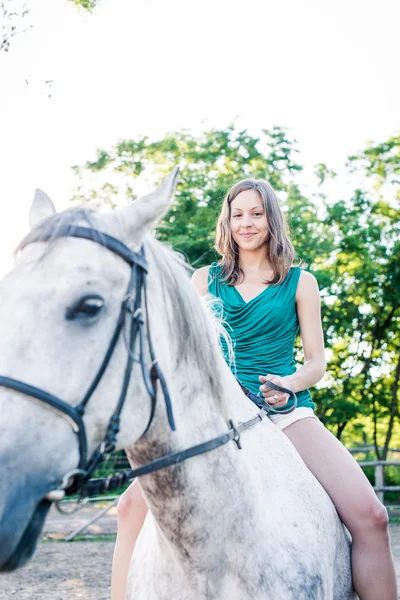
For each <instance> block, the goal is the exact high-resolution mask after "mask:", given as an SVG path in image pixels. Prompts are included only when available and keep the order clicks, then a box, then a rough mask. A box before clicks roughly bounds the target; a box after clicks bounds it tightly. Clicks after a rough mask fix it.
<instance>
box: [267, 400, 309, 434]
mask: <svg viewBox="0 0 400 600" xmlns="http://www.w3.org/2000/svg"><path fill="white" fill-rule="evenodd" d="M268 416H269V418H270V419H271V421H272V422H273V423H275V425H276V426H277V427H279V429H285V428H286V427H289V425H292V423H295V422H296V421H300V420H301V419H307V418H311V419H316V420H317V421H319V419H318V417H317V416H316V415H315V413H314V411H313V409H312V408H310V407H309V406H299V408H295V409H294V410H293V411H292V412H291V413H289V414H287V415H273V414H270V415H268Z"/></svg>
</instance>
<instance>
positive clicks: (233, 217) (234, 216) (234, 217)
mask: <svg viewBox="0 0 400 600" xmlns="http://www.w3.org/2000/svg"><path fill="white" fill-rule="evenodd" d="M237 217H240V215H232V219H237Z"/></svg>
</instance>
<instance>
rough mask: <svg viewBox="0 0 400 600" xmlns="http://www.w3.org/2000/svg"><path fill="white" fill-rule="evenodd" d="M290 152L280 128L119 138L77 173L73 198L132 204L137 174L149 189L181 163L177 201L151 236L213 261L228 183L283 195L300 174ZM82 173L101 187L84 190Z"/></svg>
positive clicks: (196, 260) (195, 258) (197, 259)
mask: <svg viewBox="0 0 400 600" xmlns="http://www.w3.org/2000/svg"><path fill="white" fill-rule="evenodd" d="M295 154H296V148H295V143H294V142H293V141H291V140H290V139H289V138H288V137H287V134H286V132H285V130H284V129H282V128H280V127H275V128H273V129H272V130H271V131H267V130H263V131H262V132H261V134H260V136H259V137H254V136H252V135H250V134H249V132H248V131H247V130H237V129H236V128H235V126H234V125H231V126H229V127H228V128H227V129H211V130H208V131H204V132H203V133H202V134H200V135H199V136H194V135H193V134H191V133H190V132H188V131H178V132H175V133H170V134H168V135H166V136H165V137H164V138H163V139H162V140H157V141H151V140H149V139H148V138H147V137H142V138H139V139H138V140H124V141H122V142H119V143H118V144H117V145H116V146H115V147H114V148H113V149H112V150H111V151H109V152H107V151H104V150H98V152H97V158H96V160H95V161H93V162H87V163H86V165H85V166H84V167H83V168H81V167H75V171H76V173H77V174H78V175H79V176H80V177H81V185H80V186H79V188H78V190H77V193H76V194H75V200H78V201H82V200H88V199H89V200H90V201H91V202H92V203H94V204H97V205H98V204H99V203H100V204H102V203H104V202H106V203H107V204H109V205H110V206H111V207H115V206H117V205H118V204H120V203H123V202H126V199H128V200H133V199H134V192H133V189H134V187H135V186H134V181H135V179H137V178H138V177H139V176H140V178H141V180H142V181H143V180H147V181H149V182H151V185H154V184H157V183H158V182H159V181H160V180H161V179H162V178H163V177H165V175H166V174H167V173H168V172H169V171H170V170H171V169H172V167H173V166H175V165H177V164H179V165H180V166H181V167H182V171H181V175H180V179H179V184H178V187H177V191H176V199H175V203H174V204H173V206H172V208H171V210H170V212H169V213H168V215H167V216H166V218H165V219H164V220H163V221H162V223H161V224H160V226H159V227H158V229H157V236H158V237H159V239H161V240H162V241H166V242H168V243H169V244H171V245H172V246H173V247H174V248H175V249H176V250H179V251H180V252H183V253H184V254H185V256H186V257H187V259H188V260H189V262H191V263H192V264H194V265H196V266H201V265H203V264H208V263H209V262H210V261H212V260H215V257H216V255H215V252H214V251H213V245H214V231H215V222H216V218H217V215H218V212H219V208H220V205H221V202H222V199H223V196H224V194H225V193H226V191H227V190H228V188H229V187H230V185H232V182H233V181H235V180H238V179H243V178H245V177H260V178H267V179H269V180H270V181H271V183H272V184H273V185H274V187H275V188H276V189H277V190H281V191H284V190H288V189H289V188H290V182H291V179H292V175H293V174H294V173H296V172H298V171H299V170H301V166H300V165H298V164H297V163H296V162H295V160H294V155H295ZM88 173H89V174H93V173H97V174H99V175H100V174H101V175H102V177H101V179H102V180H103V181H104V183H103V184H102V185H101V184H100V186H98V187H97V189H92V190H90V191H88V189H87V186H86V185H85V182H84V177H85V175H87V174H88ZM110 181H111V183H110Z"/></svg>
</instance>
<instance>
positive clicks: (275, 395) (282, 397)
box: [259, 375, 290, 408]
mask: <svg viewBox="0 0 400 600" xmlns="http://www.w3.org/2000/svg"><path fill="white" fill-rule="evenodd" d="M259 380H260V381H261V383H265V382H266V381H273V382H274V383H275V384H276V385H280V386H281V387H285V388H286V389H290V388H288V385H287V384H285V378H284V377H279V375H266V376H264V375H260V377H259ZM260 392H261V393H262V395H263V396H264V400H265V401H266V402H268V404H271V405H272V406H274V407H276V408H279V407H280V406H285V405H286V404H287V401H288V400H289V394H284V393H283V392H277V391H276V390H272V389H271V388H269V387H268V386H267V385H261V386H260Z"/></svg>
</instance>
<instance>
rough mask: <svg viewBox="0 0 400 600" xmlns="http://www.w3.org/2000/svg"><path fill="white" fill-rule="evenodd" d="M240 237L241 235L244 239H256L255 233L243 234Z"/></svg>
mask: <svg viewBox="0 0 400 600" xmlns="http://www.w3.org/2000/svg"><path fill="white" fill-rule="evenodd" d="M240 235H241V237H244V238H251V237H254V236H255V235H256V234H255V233H241V234H240Z"/></svg>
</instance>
